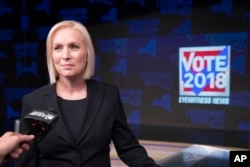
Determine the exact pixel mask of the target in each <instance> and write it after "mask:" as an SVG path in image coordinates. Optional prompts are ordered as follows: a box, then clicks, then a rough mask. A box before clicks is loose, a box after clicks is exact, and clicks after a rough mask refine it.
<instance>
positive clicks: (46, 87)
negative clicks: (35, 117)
mask: <svg viewBox="0 0 250 167" xmlns="http://www.w3.org/2000/svg"><path fill="white" fill-rule="evenodd" d="M53 87H54V85H53V84H46V85H43V86H41V87H38V88H36V89H34V90H33V91H31V92H29V93H27V94H26V95H29V96H32V95H37V94H42V93H45V92H47V91H48V90H51V89H53Z"/></svg>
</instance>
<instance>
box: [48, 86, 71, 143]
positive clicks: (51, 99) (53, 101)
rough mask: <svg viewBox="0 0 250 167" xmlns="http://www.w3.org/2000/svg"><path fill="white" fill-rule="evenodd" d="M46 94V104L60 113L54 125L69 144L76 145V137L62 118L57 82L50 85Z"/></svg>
mask: <svg viewBox="0 0 250 167" xmlns="http://www.w3.org/2000/svg"><path fill="white" fill-rule="evenodd" d="M44 95H45V96H46V97H45V99H46V104H47V106H48V109H53V110H55V112H56V113H57V114H58V116H59V117H58V120H57V122H56V124H55V126H54V127H53V129H55V130H56V131H57V132H58V133H59V134H60V136H61V137H62V138H64V140H65V141H67V142H68V143H69V144H71V145H72V146H75V145H74V143H75V139H74V138H73V136H72V134H71V133H70V132H69V130H68V128H67V127H66V126H65V125H66V124H65V123H64V121H63V119H62V115H61V112H60V108H59V105H58V101H57V94H56V89H55V84H53V85H50V86H49V88H48V89H47V90H46V91H45V92H44Z"/></svg>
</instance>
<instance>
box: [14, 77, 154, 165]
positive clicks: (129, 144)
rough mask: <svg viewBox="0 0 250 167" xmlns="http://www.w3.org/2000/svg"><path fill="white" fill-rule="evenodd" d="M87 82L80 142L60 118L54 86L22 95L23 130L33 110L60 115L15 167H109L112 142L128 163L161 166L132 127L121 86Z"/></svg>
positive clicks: (16, 162)
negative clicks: (140, 143)
mask: <svg viewBox="0 0 250 167" xmlns="http://www.w3.org/2000/svg"><path fill="white" fill-rule="evenodd" d="M87 85H88V88H87V96H88V97H87V112H86V115H85V118H83V122H84V128H83V130H82V133H81V134H79V139H78V140H77V141H78V142H76V141H75V139H74V138H73V137H72V135H71V133H70V132H69V130H68V128H67V127H66V125H65V123H64V121H63V119H61V118H60V116H61V115H60V110H59V106H58V102H57V95H56V89H55V85H51V84H49V85H45V86H43V87H41V88H39V89H37V90H35V91H34V92H32V93H29V94H27V95H25V96H24V97H23V101H22V112H21V123H20V132H25V131H26V130H27V127H26V125H25V123H24V120H23V117H24V116H25V115H26V114H28V113H29V112H31V111H32V110H33V109H40V110H48V109H50V108H53V109H55V110H56V111H57V114H58V115H59V118H58V120H57V121H56V123H55V124H54V126H53V127H52V128H51V129H50V130H49V131H48V133H47V134H46V135H45V137H44V138H42V140H40V141H34V142H33V144H32V145H31V148H30V150H28V151H26V152H24V153H23V155H22V156H21V157H20V158H19V159H18V160H15V163H14V164H15V165H14V166H15V167H73V166H78V167H110V166H111V165H110V156H109V154H110V143H111V141H112V142H113V143H114V146H115V148H116V151H117V153H118V155H119V157H120V158H121V160H123V162H124V163H126V164H127V165H128V166H134V167H153V166H158V165H156V164H155V163H154V160H153V159H152V158H150V157H148V155H147V152H146V150H145V149H144V148H143V147H142V146H141V145H139V143H138V141H137V139H136V138H135V136H134V134H133V132H132V131H131V130H130V128H129V126H128V124H127V122H126V115H125V113H124V109H123V106H122V103H121V99H120V94H119V90H118V88H117V87H115V86H113V85H111V84H107V83H103V82H99V81H95V80H88V81H87ZM76 126H78V125H76Z"/></svg>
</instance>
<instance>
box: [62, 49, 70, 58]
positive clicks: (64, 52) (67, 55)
mask: <svg viewBox="0 0 250 167" xmlns="http://www.w3.org/2000/svg"><path fill="white" fill-rule="evenodd" d="M62 59H63V60H68V59H70V56H69V52H68V50H67V49H65V50H64V51H63V56H62Z"/></svg>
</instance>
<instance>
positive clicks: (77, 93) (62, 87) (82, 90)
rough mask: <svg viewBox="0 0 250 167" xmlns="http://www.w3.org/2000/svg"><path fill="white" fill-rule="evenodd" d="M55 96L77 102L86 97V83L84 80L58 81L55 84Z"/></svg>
mask: <svg viewBox="0 0 250 167" xmlns="http://www.w3.org/2000/svg"><path fill="white" fill-rule="evenodd" d="M56 92H57V95H58V96H60V97H62V98H63V99H68V100H78V99H82V98H86V97H87V83H86V81H85V80H78V81H74V82H72V81H68V80H67V81H65V80H60V79H59V80H58V81H57V83H56Z"/></svg>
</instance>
